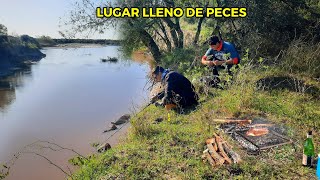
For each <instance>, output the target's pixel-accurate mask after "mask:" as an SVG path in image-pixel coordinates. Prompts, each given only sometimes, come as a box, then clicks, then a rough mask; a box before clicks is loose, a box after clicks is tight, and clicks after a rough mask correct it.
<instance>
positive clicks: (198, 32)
mask: <svg viewBox="0 0 320 180" xmlns="http://www.w3.org/2000/svg"><path fill="white" fill-rule="evenodd" d="M204 18H205V16H203V17H201V18H200V19H199V22H198V26H197V32H196V36H195V37H194V40H193V44H194V45H196V44H197V43H198V41H199V37H200V32H201V27H202V22H203V20H204Z"/></svg>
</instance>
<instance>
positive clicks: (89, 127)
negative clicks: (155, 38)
mask: <svg viewBox="0 0 320 180" xmlns="http://www.w3.org/2000/svg"><path fill="white" fill-rule="evenodd" d="M43 52H44V53H45V54H46V55H47V56H46V58H44V59H43V60H41V61H40V62H39V63H38V64H33V65H31V66H30V67H29V69H24V70H23V71H20V72H17V73H15V74H14V75H13V76H11V77H9V78H6V79H2V80H1V83H0V84H1V85H2V87H3V88H0V99H1V102H0V104H1V105H0V107H1V109H2V112H0V164H1V163H2V162H4V161H6V160H8V158H10V157H12V155H13V154H14V153H15V152H17V149H19V148H21V146H24V145H26V144H29V143H31V142H34V141H35V140H38V139H41V140H49V141H50V142H54V143H57V144H59V145H62V146H64V147H68V148H72V149H75V150H77V151H78V152H80V153H82V154H85V155H86V154H88V153H91V152H92V151H95V149H93V148H92V147H91V146H90V143H92V142H103V141H104V140H105V139H106V138H107V137H108V133H105V134H102V132H103V131H104V130H105V128H106V127H108V125H109V124H110V122H111V121H114V120H115V119H116V118H118V117H120V116H121V115H123V114H127V113H130V109H131V108H132V104H140V105H142V104H143V103H146V97H147V92H144V91H143V88H144V86H145V84H146V81H147V80H146V74H147V72H148V71H149V66H148V65H147V64H144V63H137V62H132V61H122V60H120V61H119V62H118V63H101V61H100V58H101V57H107V56H110V57H121V55H120V52H119V49H118V47H115V46H108V47H102V48H78V49H72V48H71V49H70V48H69V49H67V50H63V49H46V50H44V51H43ZM143 58H144V57H142V59H143ZM46 155H48V157H50V159H52V160H54V161H55V162H57V163H58V164H59V165H62V166H65V165H66V164H67V160H68V158H69V157H70V155H69V154H67V155H66V154H63V153H47V154H46ZM6 179H8V180H11V179H12V180H15V179H34V180H37V179H47V180H50V179H52V180H53V179H54V180H55V179H64V174H61V172H59V171H56V169H55V168H52V167H51V166H50V165H49V164H48V163H47V162H45V161H43V160H42V159H39V158H37V157H25V158H24V159H21V160H20V159H19V161H17V164H15V166H14V167H13V168H12V169H11V173H10V175H9V177H7V178H6Z"/></svg>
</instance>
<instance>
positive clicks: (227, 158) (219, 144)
mask: <svg viewBox="0 0 320 180" xmlns="http://www.w3.org/2000/svg"><path fill="white" fill-rule="evenodd" d="M215 138H216V142H217V144H218V149H219V151H220V154H221V155H222V157H223V158H224V159H225V160H226V161H227V163H228V164H232V160H231V159H230V158H229V157H228V155H227V153H226V152H225V151H224V148H223V146H222V142H223V140H222V138H221V137H220V136H216V137H215Z"/></svg>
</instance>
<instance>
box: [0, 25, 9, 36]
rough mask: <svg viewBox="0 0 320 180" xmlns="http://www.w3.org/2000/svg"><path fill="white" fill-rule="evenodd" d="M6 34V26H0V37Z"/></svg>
mask: <svg viewBox="0 0 320 180" xmlns="http://www.w3.org/2000/svg"><path fill="white" fill-rule="evenodd" d="M7 34H8V29H7V27H6V26H4V25H3V24H0V35H7Z"/></svg>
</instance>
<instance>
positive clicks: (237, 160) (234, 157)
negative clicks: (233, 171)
mask: <svg viewBox="0 0 320 180" xmlns="http://www.w3.org/2000/svg"><path fill="white" fill-rule="evenodd" d="M222 147H223V149H224V150H225V152H226V153H227V154H228V155H229V156H230V157H231V159H232V160H233V162H234V163H240V162H241V158H240V156H239V154H237V153H236V152H234V151H233V150H232V149H231V148H230V147H229V146H228V145H227V144H226V143H222Z"/></svg>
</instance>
